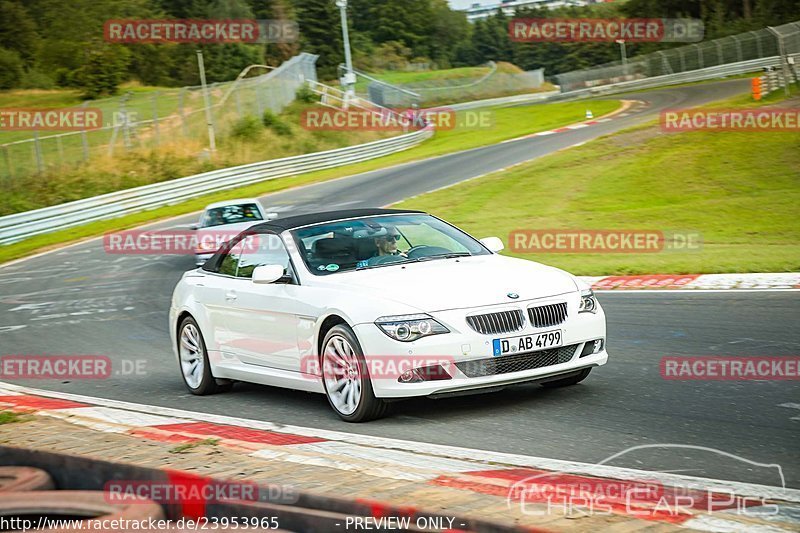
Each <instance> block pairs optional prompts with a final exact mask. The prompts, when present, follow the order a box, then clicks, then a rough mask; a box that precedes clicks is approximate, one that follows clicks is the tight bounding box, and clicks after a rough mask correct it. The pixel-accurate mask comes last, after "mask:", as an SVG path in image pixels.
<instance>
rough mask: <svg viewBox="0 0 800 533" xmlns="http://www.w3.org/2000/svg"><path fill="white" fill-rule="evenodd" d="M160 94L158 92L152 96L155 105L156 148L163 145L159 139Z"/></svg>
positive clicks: (154, 133)
mask: <svg viewBox="0 0 800 533" xmlns="http://www.w3.org/2000/svg"><path fill="white" fill-rule="evenodd" d="M158 94H159V92H158V91H156V92H154V93H153V96H152V101H153V102H152V103H153V135H154V138H155V143H156V146H158V145H159V144H161V143H160V140H161V139H160V138H159V131H158Z"/></svg>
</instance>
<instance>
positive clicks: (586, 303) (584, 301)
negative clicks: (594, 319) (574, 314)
mask: <svg viewBox="0 0 800 533" xmlns="http://www.w3.org/2000/svg"><path fill="white" fill-rule="evenodd" d="M578 312H579V313H596V312H597V298H595V297H594V291H592V289H589V290H586V291H581V303H580V305H578Z"/></svg>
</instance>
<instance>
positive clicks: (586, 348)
mask: <svg viewBox="0 0 800 533" xmlns="http://www.w3.org/2000/svg"><path fill="white" fill-rule="evenodd" d="M603 344H604V343H603V339H596V340H593V341H587V342H586V344H584V345H583V350H581V355H580V357H586V356H587V355H594V354H598V353H600V352H602V351H603Z"/></svg>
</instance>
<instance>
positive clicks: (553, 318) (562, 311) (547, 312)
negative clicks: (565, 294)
mask: <svg viewBox="0 0 800 533" xmlns="http://www.w3.org/2000/svg"><path fill="white" fill-rule="evenodd" d="M528 317H529V318H530V319H531V324H533V327H535V328H548V327H550V326H557V325H558V324H561V323H562V322H564V320H565V319H566V318H567V303H566V302H561V303H557V304H550V305H540V306H539V307H529V308H528Z"/></svg>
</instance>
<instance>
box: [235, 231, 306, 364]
mask: <svg viewBox="0 0 800 533" xmlns="http://www.w3.org/2000/svg"><path fill="white" fill-rule="evenodd" d="M241 244H242V246H241V248H242V250H241V254H240V255H239V258H238V261H237V266H236V272H235V274H234V278H233V279H232V284H231V285H230V290H229V292H228V293H227V297H228V301H227V312H226V323H227V329H228V332H229V336H230V345H231V347H232V349H233V350H234V351H235V352H236V353H237V355H238V357H239V358H240V359H241V361H242V362H245V363H248V364H253V365H259V366H264V367H269V368H273V369H279V370H290V371H294V372H299V370H300V350H299V348H298V335H297V332H298V326H299V324H300V321H301V320H302V321H304V322H307V321H308V318H309V317H308V314H309V312H311V309H312V308H311V306H309V305H308V304H306V303H304V301H303V295H302V292H303V287H301V286H300V285H299V284H298V283H297V277H296V276H295V275H294V271H293V267H292V263H291V260H290V258H289V254H288V252H287V251H286V247H285V246H284V244H283V241H282V240H281V238H280V236H279V235H276V234H273V233H259V234H253V235H249V236H247V237H245V239H244V240H243V241H242V243H241ZM268 264H279V265H281V266H283V267H284V273H285V274H286V278H285V279H282V280H279V281H277V282H275V283H271V284H267V285H265V284H255V283H253V282H252V279H251V278H252V275H253V270H254V269H255V268H256V267H257V266H262V265H268Z"/></svg>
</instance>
